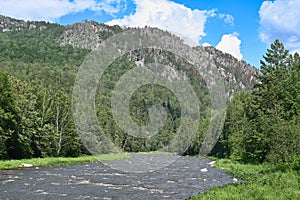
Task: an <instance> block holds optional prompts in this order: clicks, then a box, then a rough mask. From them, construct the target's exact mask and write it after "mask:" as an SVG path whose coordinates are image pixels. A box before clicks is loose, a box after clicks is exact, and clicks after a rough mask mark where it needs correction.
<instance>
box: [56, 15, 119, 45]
mask: <svg viewBox="0 0 300 200" xmlns="http://www.w3.org/2000/svg"><path fill="white" fill-rule="evenodd" d="M122 31H123V29H122V28H121V27H120V26H108V25H105V24H99V23H97V22H94V21H84V22H82V23H76V24H72V25H69V26H67V27H66V28H65V31H64V32H63V34H62V35H61V38H60V43H61V44H62V45H67V44H71V45H73V46H76V47H81V48H86V49H97V48H98V47H99V45H100V44H101V42H102V41H103V40H105V39H106V38H108V37H110V36H112V35H113V34H116V33H119V32H122Z"/></svg>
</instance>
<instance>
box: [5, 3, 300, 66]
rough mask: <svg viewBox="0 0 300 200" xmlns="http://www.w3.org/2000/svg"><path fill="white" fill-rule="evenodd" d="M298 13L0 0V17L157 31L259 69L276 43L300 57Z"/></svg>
mask: <svg viewBox="0 0 300 200" xmlns="http://www.w3.org/2000/svg"><path fill="white" fill-rule="evenodd" d="M299 11H300V0H273V1H264V0H189V1H188V0H40V1H36V0H22V1H20V0H0V14H1V15H6V16H10V17H14V18H17V19H23V20H29V21H33V20H38V21H50V22H55V23H59V24H62V25H69V24H72V23H75V22H81V21H84V20H94V21H96V22H99V23H106V24H109V25H114V24H118V25H120V26H129V27H145V26H146V25H147V26H151V27H158V28H161V29H164V30H169V31H172V32H173V33H178V34H180V35H183V36H184V37H186V38H190V39H191V40H192V41H194V42H195V43H196V44H199V45H204V46H205V45H211V46H213V47H216V48H217V49H219V50H221V51H223V52H226V53H230V54H231V55H233V56H234V57H236V58H237V59H242V60H245V61H246V62H248V63H249V64H251V65H253V66H255V67H257V68H259V66H260V65H259V61H260V60H261V59H262V56H263V55H264V54H265V52H266V50H267V48H269V46H270V44H271V43H272V42H273V41H274V40H275V39H279V40H280V41H281V42H282V43H283V44H284V45H285V47H286V48H287V49H288V50H290V52H291V53H294V52H300V12H299Z"/></svg>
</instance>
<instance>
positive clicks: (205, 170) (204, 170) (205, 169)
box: [200, 168, 208, 172]
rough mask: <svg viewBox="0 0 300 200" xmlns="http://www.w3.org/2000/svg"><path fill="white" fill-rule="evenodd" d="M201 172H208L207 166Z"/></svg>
mask: <svg viewBox="0 0 300 200" xmlns="http://www.w3.org/2000/svg"><path fill="white" fill-rule="evenodd" d="M200 171H201V172H208V170H207V168H203V169H201V170H200Z"/></svg>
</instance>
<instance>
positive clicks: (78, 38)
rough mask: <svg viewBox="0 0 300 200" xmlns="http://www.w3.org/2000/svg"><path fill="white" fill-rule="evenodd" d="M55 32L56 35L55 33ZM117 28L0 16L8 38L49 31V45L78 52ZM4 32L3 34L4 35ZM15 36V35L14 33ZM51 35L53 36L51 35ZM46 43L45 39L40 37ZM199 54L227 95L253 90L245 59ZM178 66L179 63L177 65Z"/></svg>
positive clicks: (211, 49)
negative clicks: (222, 82) (212, 65)
mask: <svg viewBox="0 0 300 200" xmlns="http://www.w3.org/2000/svg"><path fill="white" fill-rule="evenodd" d="M54 30H55V31H56V34H53V32H55V31H54ZM125 30H126V28H121V27H120V26H118V25H115V26H108V25H106V24H103V23H97V22H94V21H88V20H86V21H83V22H79V23H75V24H72V25H69V26H65V27H64V26H61V25H58V24H53V23H49V22H35V21H23V20H17V19H13V18H10V17H7V16H1V15H0V31H1V32H3V33H6V34H7V35H9V32H19V33H18V35H22V34H24V35H25V32H26V34H28V33H27V32H28V31H32V33H36V32H37V31H39V32H40V33H39V34H41V33H42V32H48V33H46V34H47V37H52V38H51V40H52V41H49V43H47V44H46V45H50V43H52V44H51V45H53V44H56V45H60V46H69V45H71V46H73V47H75V48H77V49H78V48H79V49H87V50H94V49H97V48H98V47H99V45H100V44H101V42H102V41H104V40H105V39H107V38H108V37H110V36H111V35H114V34H118V33H120V32H123V31H125ZM3 33H2V35H3ZM14 34H15V33H14ZM49 34H53V35H52V36H51V35H50V36H49ZM40 39H42V40H43V38H40ZM194 49H195V50H197V51H199V52H204V51H205V52H207V53H209V54H210V55H211V57H212V58H213V60H214V61H215V64H216V66H217V67H218V70H219V73H220V74H221V76H222V77H223V79H224V80H225V82H226V89H227V92H228V96H230V97H232V95H233V93H234V92H236V91H245V90H251V89H252V86H253V83H254V82H255V80H256V78H255V76H256V75H259V74H260V72H259V70H257V69H256V68H255V67H253V66H250V65H249V64H247V63H246V62H245V61H243V60H237V59H236V58H234V57H233V56H231V55H230V54H227V53H223V52H221V51H219V50H217V49H215V48H214V47H202V46H197V47H195V48H194ZM175 64H176V63H175Z"/></svg>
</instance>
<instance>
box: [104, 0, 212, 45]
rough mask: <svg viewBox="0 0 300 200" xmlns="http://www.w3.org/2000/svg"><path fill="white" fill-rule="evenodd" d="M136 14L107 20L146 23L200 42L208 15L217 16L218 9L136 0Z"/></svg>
mask: <svg viewBox="0 0 300 200" xmlns="http://www.w3.org/2000/svg"><path fill="white" fill-rule="evenodd" d="M135 4H136V12H135V13H134V14H131V15H128V16H125V17H123V18H122V19H115V20H112V21H109V22H107V24H109V25H114V24H119V25H121V26H130V27H144V26H146V25H148V26H152V27H158V28H161V29H165V30H169V31H173V32H175V33H180V34H181V35H184V36H186V37H188V38H190V39H191V40H192V41H194V42H196V43H197V44H198V43H199V40H200V39H201V38H202V37H203V36H205V35H206V34H205V31H204V29H205V23H206V21H207V18H208V17H214V16H216V10H208V11H207V10H198V9H194V10H192V9H190V8H187V7H185V6H184V5H181V4H177V3H175V2H172V1H169V0H151V1H149V0H135Z"/></svg>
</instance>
